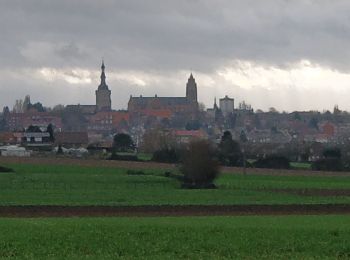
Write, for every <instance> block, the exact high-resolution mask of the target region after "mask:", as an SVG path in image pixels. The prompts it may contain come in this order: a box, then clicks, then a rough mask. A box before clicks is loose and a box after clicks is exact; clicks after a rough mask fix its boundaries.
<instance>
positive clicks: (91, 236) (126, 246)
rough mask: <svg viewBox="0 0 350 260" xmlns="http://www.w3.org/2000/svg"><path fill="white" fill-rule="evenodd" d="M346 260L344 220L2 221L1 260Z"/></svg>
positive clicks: (349, 251)
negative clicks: (175, 259) (7, 259)
mask: <svg viewBox="0 0 350 260" xmlns="http://www.w3.org/2000/svg"><path fill="white" fill-rule="evenodd" d="M11 257H13V258H17V259H26V258H27V259H48V258H49V259H62V258H65V259H83V258H84V259H86V258H88V259H115V258H118V257H119V258H122V259H139V258H142V259H174V258H177V259H237V258H239V259H242V258H243V259H291V258H292V259H349V257H350V225H349V217H348V216H288V217H286V216H285V217H177V218H174V217H169V218H80V219H79V218H61V219H52V218H51V219H45V218H44V219H4V218H3V219H0V258H11Z"/></svg>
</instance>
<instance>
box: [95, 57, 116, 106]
mask: <svg viewBox="0 0 350 260" xmlns="http://www.w3.org/2000/svg"><path fill="white" fill-rule="evenodd" d="M101 70H102V72H101V83H100V85H99V86H98V89H97V90H96V92H95V93H96V110H97V111H111V110H112V105H111V91H110V90H109V89H108V86H107V84H106V75H105V64H104V62H103V61H102V66H101Z"/></svg>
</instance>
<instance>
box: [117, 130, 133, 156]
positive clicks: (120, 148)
mask: <svg viewBox="0 0 350 260" xmlns="http://www.w3.org/2000/svg"><path fill="white" fill-rule="evenodd" d="M134 148H135V145H134V142H133V141H132V139H131V137H130V135H128V134H124V133H120V134H116V135H115V136H114V138H113V151H114V152H127V151H130V150H133V149H134Z"/></svg>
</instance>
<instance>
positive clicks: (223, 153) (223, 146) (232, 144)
mask: <svg viewBox="0 0 350 260" xmlns="http://www.w3.org/2000/svg"><path fill="white" fill-rule="evenodd" d="M219 160H220V162H221V163H222V164H223V165H226V166H239V165H240V164H241V161H242V153H241V148H240V145H239V143H238V142H236V141H234V140H233V139H232V134H231V132H230V131H225V132H224V134H223V136H222V137H221V141H220V144H219Z"/></svg>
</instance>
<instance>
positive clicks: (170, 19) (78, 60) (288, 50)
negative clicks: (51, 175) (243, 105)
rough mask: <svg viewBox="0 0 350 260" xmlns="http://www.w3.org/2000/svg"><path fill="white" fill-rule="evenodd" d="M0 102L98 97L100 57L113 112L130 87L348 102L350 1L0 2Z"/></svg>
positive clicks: (258, 104)
mask: <svg viewBox="0 0 350 260" xmlns="http://www.w3.org/2000/svg"><path fill="white" fill-rule="evenodd" d="M0 37H1V38H0V105H1V106H4V105H8V106H10V107H11V108H12V106H13V104H14V101H15V100H16V99H20V98H24V96H25V95H26V94H29V95H30V96H31V99H32V102H36V101H40V102H42V103H43V104H44V105H45V106H53V105H56V104H65V105H66V104H78V103H80V104H94V103H95V92H94V91H95V89H96V88H97V86H98V84H99V76H100V66H101V59H102V57H103V58H104V60H105V64H106V75H107V84H108V85H109V88H110V89H111V90H112V106H113V108H114V109H123V108H126V107H127V102H128V99H129V97H130V95H141V94H142V95H144V96H146V95H150V96H153V95H155V94H158V96H184V95H185V85H186V82H187V79H188V77H189V74H190V73H191V71H192V72H193V74H194V76H195V78H196V81H197V85H198V98H199V101H200V102H203V103H204V104H205V105H206V107H211V106H212V104H213V99H214V97H215V96H216V97H217V98H221V97H223V96H225V95H228V96H230V97H233V98H235V101H236V103H238V102H240V101H242V100H245V101H246V102H248V103H250V104H251V105H252V106H253V108H255V109H258V108H260V109H263V110H267V109H268V108H269V107H275V108H277V109H278V110H279V111H283V110H285V111H294V110H321V111H322V110H324V109H332V108H333V106H334V105H335V104H338V105H339V108H340V109H344V110H349V111H350V1H348V0H264V1H257V0H241V1H238V0H237V1H235V0H215V1H213V0H176V1H174V0H137V1H136V0H135V1H133V0H115V1H112V0H98V1H97V0H59V1H57V0H0Z"/></svg>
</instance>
